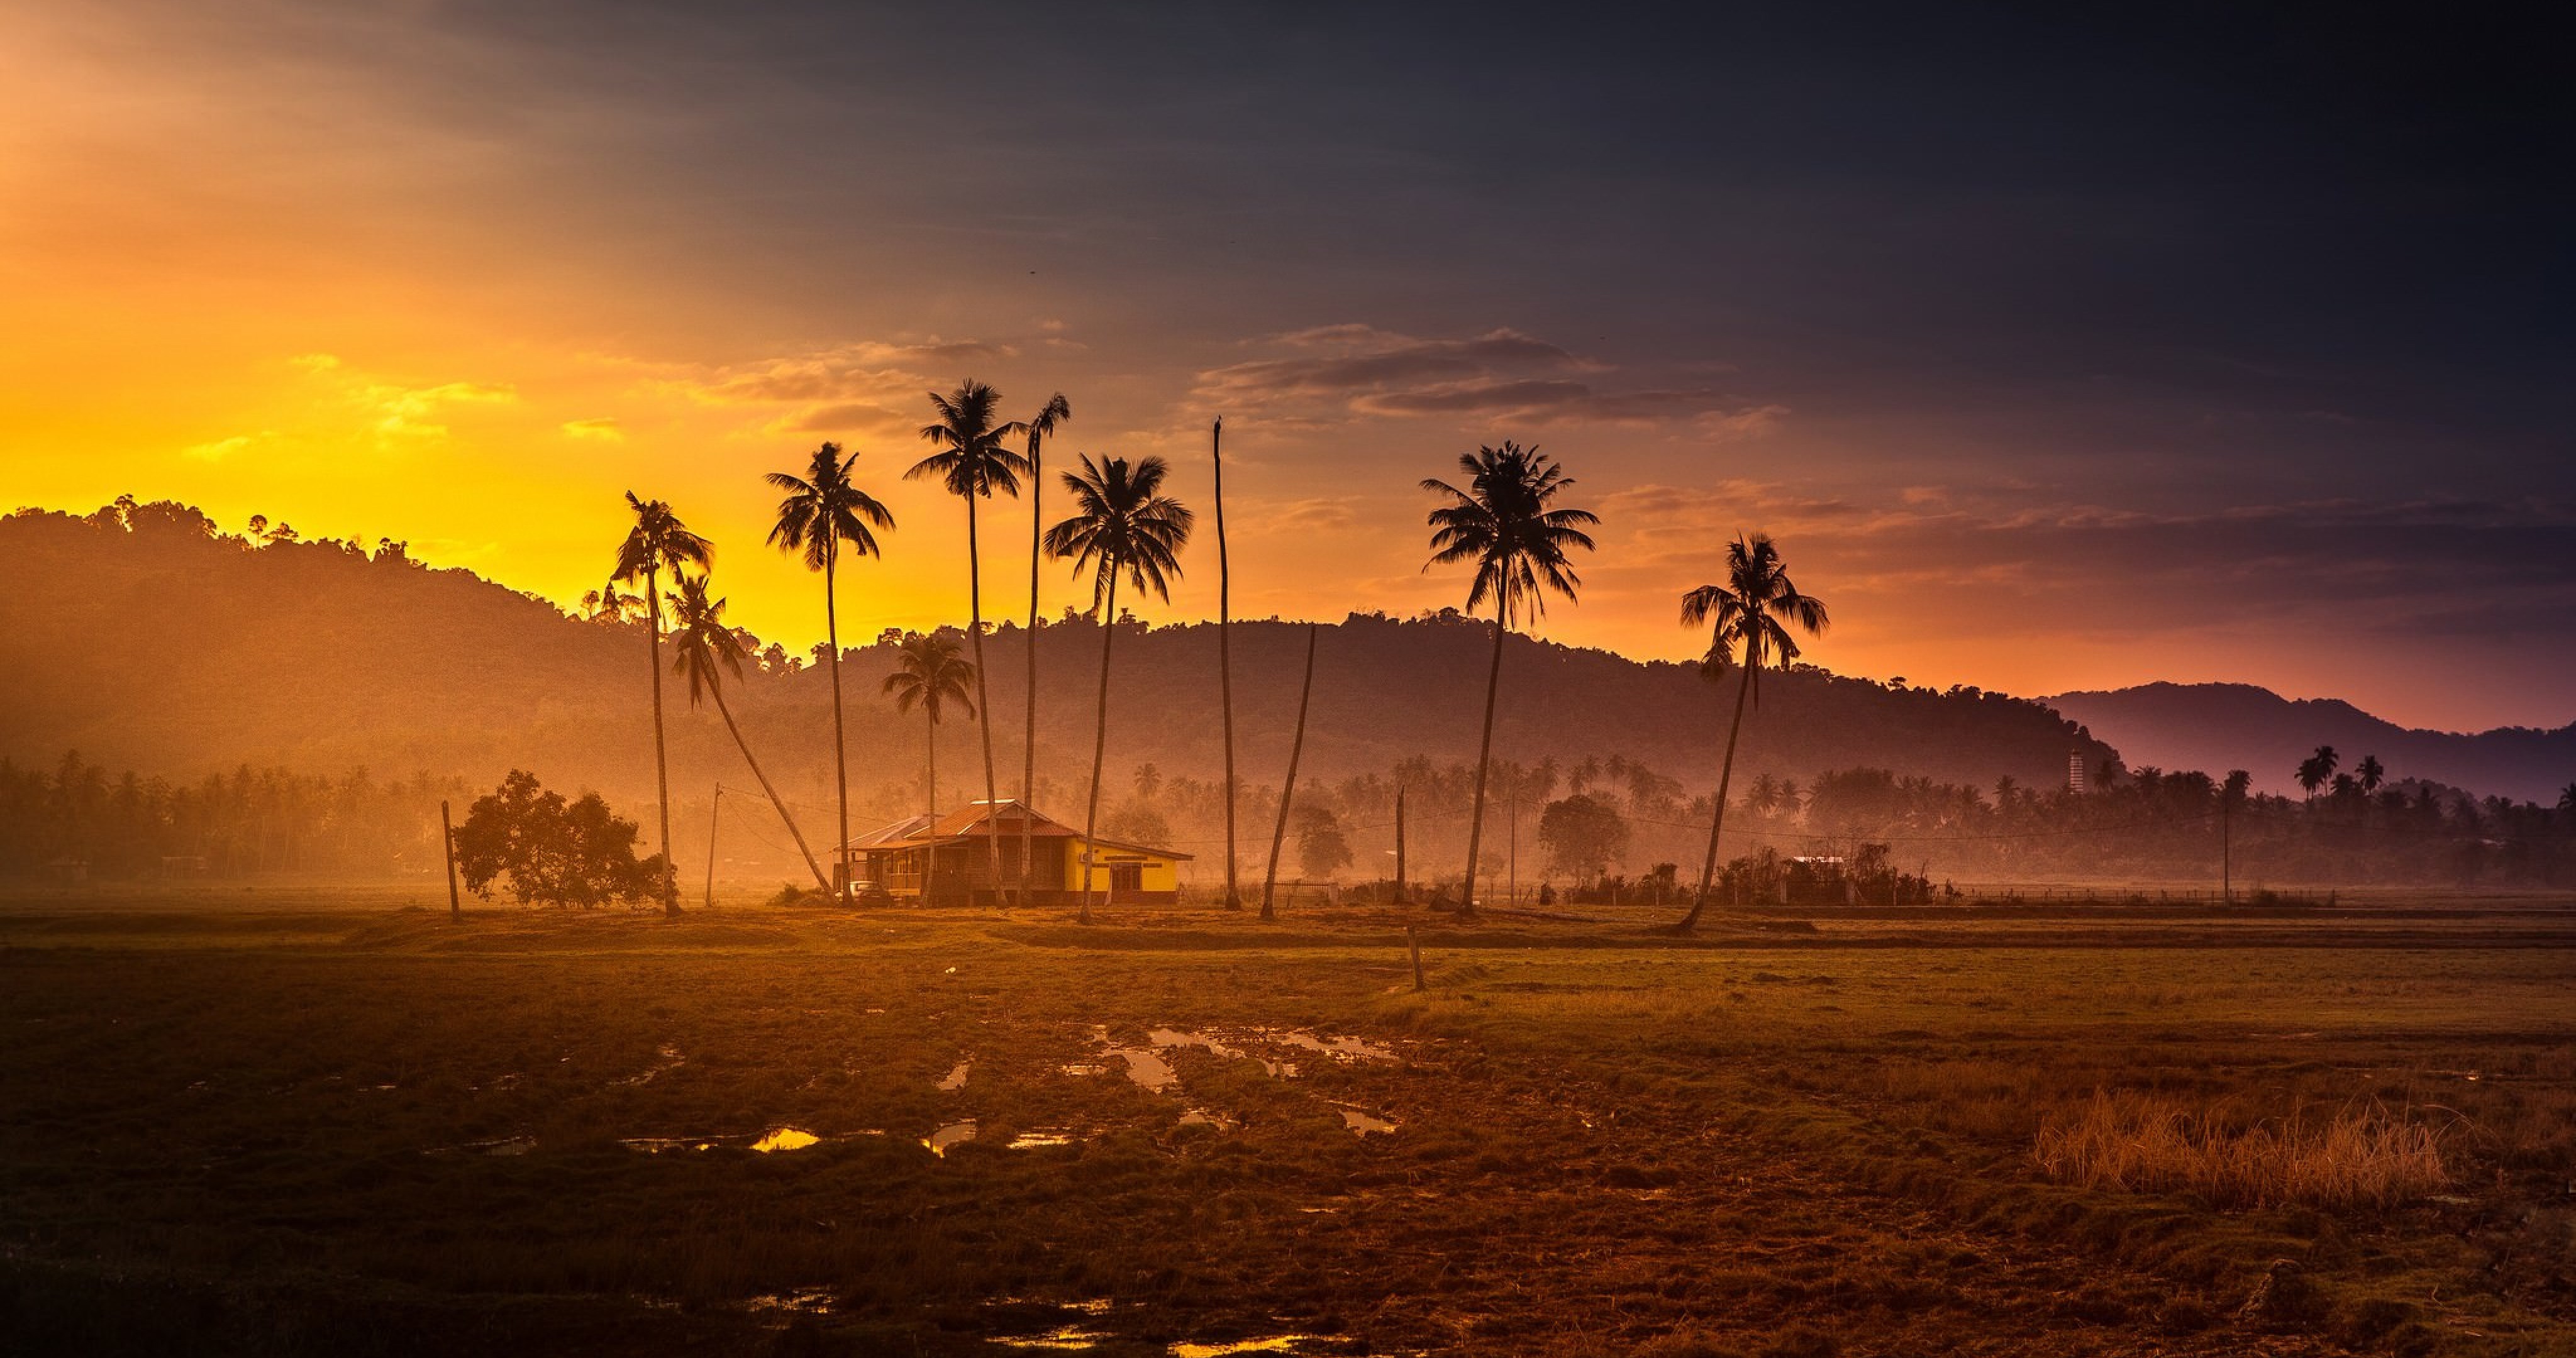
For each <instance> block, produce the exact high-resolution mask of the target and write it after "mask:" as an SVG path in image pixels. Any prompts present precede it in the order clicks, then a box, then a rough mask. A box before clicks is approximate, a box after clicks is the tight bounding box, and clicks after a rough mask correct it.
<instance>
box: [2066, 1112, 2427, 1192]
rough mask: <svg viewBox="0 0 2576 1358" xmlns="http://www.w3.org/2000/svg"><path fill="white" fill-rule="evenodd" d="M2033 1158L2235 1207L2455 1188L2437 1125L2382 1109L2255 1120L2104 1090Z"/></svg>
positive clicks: (2140, 1188)
mask: <svg viewBox="0 0 2576 1358" xmlns="http://www.w3.org/2000/svg"><path fill="white" fill-rule="evenodd" d="M2032 1154H2033V1158H2035V1159H2036V1160H2037V1161H2038V1162H2039V1167H2040V1169H2041V1170H2042V1171H2043V1172H2045V1173H2046V1174H2047V1175H2048V1176H2049V1177H2051V1178H2053V1179H2056V1180H2058V1181H2059V1182H2061V1183H2070V1184H2079V1185H2082V1186H2084V1187H2087V1188H2113V1189H2121V1190H2125V1191H2129V1192H2172V1191H2181V1192H2190V1193H2196V1194H2199V1195H2200V1196H2202V1197H2205V1198H2207V1199H2209V1200H2210V1201H2211V1202H2213V1203H2216V1204H2218V1205H2220V1206H2224V1207H2267V1206H2283V1205H2289V1204H2298V1205H2302V1206H2310V1207H2357V1206H2372V1207H2389V1206H2394V1205H2396V1204H2398V1203H2401V1202H2405V1201H2407V1200H2409V1199H2412V1198H2417V1197H2421V1196H2423V1195H2424V1194H2426V1193H2430V1192H2432V1191H2433V1190H2435V1189H2438V1188H2441V1187H2443V1186H2444V1185H2446V1184H2448V1183H2450V1182H2451V1176H2450V1174H2449V1172H2448V1171H2447V1170H2446V1169H2445V1168H2444V1167H2443V1163H2442V1151H2441V1146H2440V1142H2439V1137H2438V1135H2437V1134H2436V1133H2435V1131H2434V1129H2433V1128H2431V1127H2428V1126H2425V1125H2424V1124H2422V1123H2419V1122H2414V1121H2410V1120H2408V1119H2406V1118H2404V1117H2402V1116H2396V1115H2392V1114H2390V1113H2389V1112H2388V1111H2387V1110H2386V1109H2384V1108H2382V1107H2379V1106H2377V1105H2373V1106H2371V1107H2369V1108H2366V1109H2349V1108H2348V1109H2345V1110H2343V1111H2340V1112H2338V1113H2336V1114H2335V1115H2334V1116H2332V1117H2330V1118H2326V1119H2323V1120H2311V1119H2309V1118H2307V1117H2305V1116H2303V1115H2294V1116H2292V1117H2289V1118H2286V1119H2279V1120H2260V1121H2253V1122H2246V1121H2241V1120H2239V1119H2237V1118H2235V1117H2232V1116H2230V1114H2229V1111H2228V1110H2227V1109H2226V1108H2225V1107H2223V1106H2222V1107H2217V1108H2195V1107H2193V1106H2190V1105H2187V1104H2184V1103H2183V1102H2181V1101H2180V1100H2176V1099H2171V1098H2165V1097H2159V1096H2156V1095H2150V1094H2138V1093H2129V1092H2121V1093H2110V1092H2097V1093H2096V1094H2095V1095H2094V1096H2093V1099H2092V1101H2091V1102H2089V1103H2087V1104H2085V1105H2084V1106H2083V1108H2082V1109H2081V1110H2080V1111H2078V1112H2076V1113H2074V1114H2072V1115H2065V1116H2057V1117H2051V1118H2049V1119H2048V1120H2047V1121H2045V1122H2043V1123H2042V1124H2041V1125H2040V1129H2039V1137H2038V1141H2037V1144H2036V1145H2035V1146H2034V1147H2033V1151H2032Z"/></svg>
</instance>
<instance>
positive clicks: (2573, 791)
mask: <svg viewBox="0 0 2576 1358" xmlns="http://www.w3.org/2000/svg"><path fill="white" fill-rule="evenodd" d="M2558 809H2559V810H2561V811H2576V783H2569V784H2568V785H2567V786H2565V787H2563V788H2561V789H2559V791H2558Z"/></svg>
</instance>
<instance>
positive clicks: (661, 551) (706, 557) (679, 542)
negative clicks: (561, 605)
mask: <svg viewBox="0 0 2576 1358" xmlns="http://www.w3.org/2000/svg"><path fill="white" fill-rule="evenodd" d="M626 504H627V507H628V508H630V509H632V510H634V511H635V526H634V527H633V528H631V529H628V530H627V533H626V540H625V541H624V542H621V543H619V544H618V545H617V569H616V571H615V573H613V574H612V575H611V576H610V577H609V578H610V579H612V580H623V581H625V582H627V583H628V584H633V583H635V582H636V581H637V580H642V581H643V582H644V614H645V619H646V621H647V622H649V623H650V624H651V625H650V626H649V627H647V628H646V629H645V634H644V635H645V640H646V643H647V644H648V645H650V646H651V647H652V650H651V652H650V653H649V654H648V655H647V656H646V657H645V658H646V660H647V661H649V662H650V664H651V666H652V670H653V774H654V778H655V779H656V781H657V783H658V785H659V789H660V793H661V801H660V804H659V809H660V813H661V822H662V911H663V913H664V914H667V915H671V916H673V917H675V918H676V917H677V916H678V915H679V913H680V878H679V875H678V872H677V870H676V868H675V867H674V865H673V864H672V862H671V760H670V754H669V751H668V749H667V748H666V747H665V746H664V744H663V740H662V586H661V578H662V572H663V571H665V570H669V571H671V572H673V573H674V574H677V573H678V571H679V568H680V567H682V566H695V567H697V568H698V569H699V570H702V571H703V570H705V569H707V568H708V567H710V566H712V565H714V564H715V559H716V549H715V546H714V544H712V543H710V542H708V541H707V540H706V539H705V538H702V537H699V536H698V535H697V534H695V533H692V532H690V531H689V529H688V525H686V524H684V523H681V522H680V516H679V515H677V514H674V513H672V512H671V506H670V505H668V504H666V503H664V502H663V501H660V500H644V499H638V498H637V497H636V494H635V492H633V491H631V490H630V491H628V492H626Z"/></svg>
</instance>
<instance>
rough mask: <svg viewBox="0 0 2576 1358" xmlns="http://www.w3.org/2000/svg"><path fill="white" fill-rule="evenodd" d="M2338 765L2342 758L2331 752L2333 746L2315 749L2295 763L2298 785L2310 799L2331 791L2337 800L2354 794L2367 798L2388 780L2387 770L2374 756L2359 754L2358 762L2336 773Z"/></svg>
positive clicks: (2339, 765)
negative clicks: (2325, 791)
mask: <svg viewBox="0 0 2576 1358" xmlns="http://www.w3.org/2000/svg"><path fill="white" fill-rule="evenodd" d="M2342 764H2343V757H2342V756H2341V755H2338V754H2336V753H2335V747H2333V746H2332V745H2320V746H2318V747H2317V749H2316V753H2314V754H2312V755H2309V756H2308V757H2307V758H2305V759H2302V760H2300V761H2299V786H2300V787H2302V788H2304V789H2306V790H2307V794H2308V795H2309V796H2311V797H2313V796H2315V795H2317V793H2318V792H2319V791H2320V790H2324V789H2332V790H2333V792H2334V795H2336V796H2337V797H2350V796H2352V795H2354V794H2355V793H2359V794H2360V795H2362V796H2364V797H2369V796H2373V795H2376V794H2377V793H2378V791H2379V789H2380V787H2381V786H2382V785H2383V784H2385V783H2386V782H2387V781H2388V769H2387V767H2386V766H2385V765H2382V764H2381V763H2380V762H2379V756H2378V755H2375V754H2366V755H2363V756H2362V757H2361V762H2360V763H2358V764H2355V765H2353V766H2352V768H2351V769H2350V770H2348V771H2341V772H2339V771H2338V770H2339V769H2340V768H2341V766H2342Z"/></svg>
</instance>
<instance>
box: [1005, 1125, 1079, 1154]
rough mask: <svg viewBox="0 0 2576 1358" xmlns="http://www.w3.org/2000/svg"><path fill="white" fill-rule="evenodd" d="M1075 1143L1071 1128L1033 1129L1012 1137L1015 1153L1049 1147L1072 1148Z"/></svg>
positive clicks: (1012, 1146)
mask: <svg viewBox="0 0 2576 1358" xmlns="http://www.w3.org/2000/svg"><path fill="white" fill-rule="evenodd" d="M1073 1141H1074V1136H1073V1129H1072V1128H1070V1127H1032V1128H1030V1129H1028V1130H1027V1131H1025V1132H1022V1133H1020V1134H1019V1135H1018V1136H1015V1137H1012V1138H1011V1142H1010V1148H1011V1149H1012V1150H1015V1151H1033V1150H1042V1149H1044V1148H1046V1147H1048V1146H1070V1145H1072V1144H1073Z"/></svg>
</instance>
